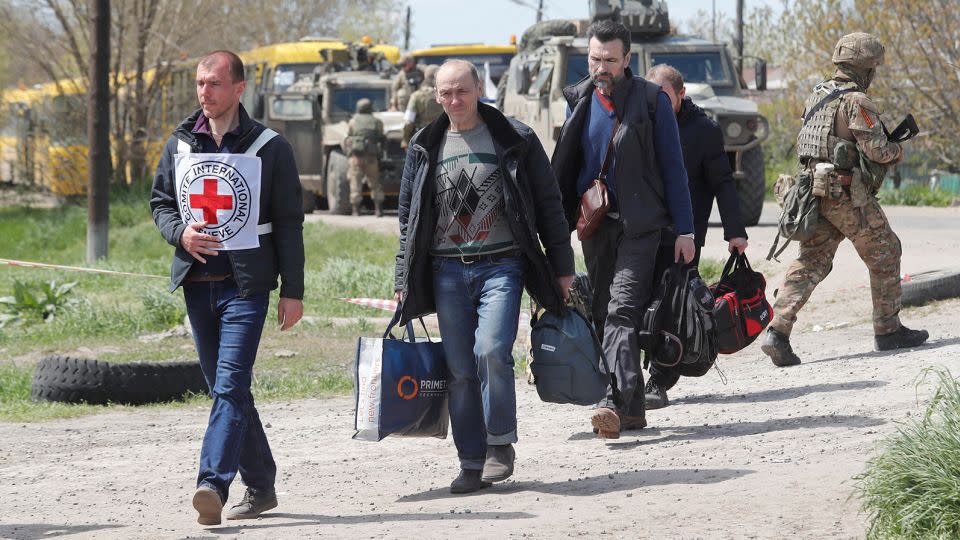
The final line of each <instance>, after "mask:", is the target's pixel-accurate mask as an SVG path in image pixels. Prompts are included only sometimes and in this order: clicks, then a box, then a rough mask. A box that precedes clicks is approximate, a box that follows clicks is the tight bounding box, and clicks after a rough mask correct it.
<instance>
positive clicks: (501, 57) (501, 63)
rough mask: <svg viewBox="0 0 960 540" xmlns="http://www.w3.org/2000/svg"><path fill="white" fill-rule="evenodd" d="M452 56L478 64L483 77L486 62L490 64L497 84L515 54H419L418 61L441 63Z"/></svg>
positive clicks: (494, 82) (491, 72) (491, 78)
mask: <svg viewBox="0 0 960 540" xmlns="http://www.w3.org/2000/svg"><path fill="white" fill-rule="evenodd" d="M451 58H459V59H461V60H466V61H467V62H470V63H471V64H473V65H475V66H477V69H478V70H479V71H480V76H481V77H483V66H484V64H490V80H492V81H493V84H497V83H499V82H500V77H502V76H503V74H504V72H506V71H507V68H509V67H510V59H511V58H513V55H512V54H446V55H431V56H418V57H417V61H418V62H420V63H422V64H434V65H440V64H442V63H444V62H445V61H447V60H449V59H451Z"/></svg>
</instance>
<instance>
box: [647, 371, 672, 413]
mask: <svg viewBox="0 0 960 540" xmlns="http://www.w3.org/2000/svg"><path fill="white" fill-rule="evenodd" d="M643 399H644V402H645V403H644V408H645V409H646V410H648V411H653V410H656V409H662V408H664V407H666V406H667V405H669V404H670V400H669V399H667V391H666V389H664V388H663V387H662V386H660V385H659V384H657V383H655V382H653V378H650V380H648V381H647V386H645V387H644V388H643Z"/></svg>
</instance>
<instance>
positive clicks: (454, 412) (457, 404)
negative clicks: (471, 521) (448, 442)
mask: <svg viewBox="0 0 960 540" xmlns="http://www.w3.org/2000/svg"><path fill="white" fill-rule="evenodd" d="M433 287H434V297H435V298H436V305H437V320H438V321H439V322H440V336H441V338H442V339H443V351H444V354H445V355H446V357H447V368H448V369H449V371H450V381H449V385H448V386H449V392H450V424H451V425H452V426H453V442H454V444H456V446H457V454H458V456H459V457H460V467H461V468H463V469H475V470H480V469H483V462H484V460H486V457H487V445H488V444H493V445H500V444H510V443H515V442H517V396H516V389H515V388H514V386H513V383H514V377H513V342H514V341H515V340H516V339H517V319H518V317H519V315H520V294H521V292H522V291H523V263H522V261H521V260H520V259H519V258H517V257H509V258H503V259H498V260H494V261H489V260H481V261H477V262H475V263H472V264H464V263H463V262H461V261H460V259H459V258H457V257H434V259H433Z"/></svg>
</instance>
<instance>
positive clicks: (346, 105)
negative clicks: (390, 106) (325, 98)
mask: <svg viewBox="0 0 960 540" xmlns="http://www.w3.org/2000/svg"><path fill="white" fill-rule="evenodd" d="M363 98H367V99H369V100H370V101H371V102H372V103H373V110H374V112H380V111H385V110H387V89H386V88H349V87H348V88H337V89H336V90H335V91H334V92H333V99H331V100H330V114H353V113H355V112H357V102H358V101H360V100H361V99H363Z"/></svg>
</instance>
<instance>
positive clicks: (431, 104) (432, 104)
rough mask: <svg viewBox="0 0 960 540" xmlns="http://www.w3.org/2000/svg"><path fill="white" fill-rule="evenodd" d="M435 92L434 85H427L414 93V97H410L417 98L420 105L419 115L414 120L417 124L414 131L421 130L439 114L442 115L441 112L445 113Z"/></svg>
mask: <svg viewBox="0 0 960 540" xmlns="http://www.w3.org/2000/svg"><path fill="white" fill-rule="evenodd" d="M435 92H436V91H435V90H434V88H433V87H432V86H427V87H423V88H421V89H420V90H417V91H416V92H415V93H414V94H413V97H411V98H410V99H416V100H417V105H418V106H417V117H416V119H414V121H413V123H414V126H415V129H414V132H416V131H418V130H420V129H421V128H422V127H424V126H426V125H427V124H429V123H430V122H433V121H434V120H436V119H437V117H438V116H440V114H441V113H443V106H441V105H440V104H439V103H437V100H436V98H435V97H434V95H435ZM420 105H422V106H420Z"/></svg>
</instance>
